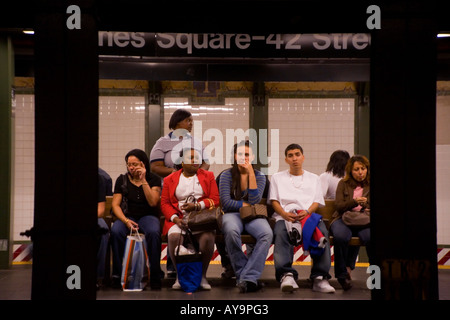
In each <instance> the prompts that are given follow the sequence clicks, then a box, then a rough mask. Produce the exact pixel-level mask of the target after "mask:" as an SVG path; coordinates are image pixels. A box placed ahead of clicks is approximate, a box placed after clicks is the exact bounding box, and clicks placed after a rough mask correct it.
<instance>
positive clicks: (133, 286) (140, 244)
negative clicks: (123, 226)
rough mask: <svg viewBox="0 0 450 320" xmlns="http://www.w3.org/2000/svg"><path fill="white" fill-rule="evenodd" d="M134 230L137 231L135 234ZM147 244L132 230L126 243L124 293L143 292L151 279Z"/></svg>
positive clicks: (123, 266) (122, 282)
mask: <svg viewBox="0 0 450 320" xmlns="http://www.w3.org/2000/svg"><path fill="white" fill-rule="evenodd" d="M133 230H136V232H135V234H133ZM146 247H147V244H146V241H145V238H144V237H143V236H141V235H140V234H139V233H138V232H137V229H134V228H132V230H131V232H130V235H129V236H128V237H127V241H126V243H125V254H124V256H123V263H122V276H121V285H122V290H123V291H142V290H144V288H145V286H146V285H147V283H148V280H149V278H150V265H149V262H148V256H147V250H146Z"/></svg>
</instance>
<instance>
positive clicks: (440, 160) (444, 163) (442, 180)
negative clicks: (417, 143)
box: [436, 145, 450, 244]
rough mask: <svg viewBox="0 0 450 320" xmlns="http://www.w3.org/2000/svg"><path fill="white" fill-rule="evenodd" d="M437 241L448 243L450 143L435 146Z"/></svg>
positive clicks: (449, 233)
mask: <svg viewBox="0 0 450 320" xmlns="http://www.w3.org/2000/svg"><path fill="white" fill-rule="evenodd" d="M436 172H437V174H436V199H437V213H436V216H437V243H438V244H450V193H449V190H450V145H437V146H436Z"/></svg>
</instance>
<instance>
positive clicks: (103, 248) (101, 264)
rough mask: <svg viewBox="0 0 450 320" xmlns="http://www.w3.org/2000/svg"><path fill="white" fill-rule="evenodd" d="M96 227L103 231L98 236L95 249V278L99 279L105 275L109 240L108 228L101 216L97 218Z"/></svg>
mask: <svg viewBox="0 0 450 320" xmlns="http://www.w3.org/2000/svg"><path fill="white" fill-rule="evenodd" d="M98 227H99V228H100V229H103V230H104V231H105V233H104V234H102V235H100V236H99V239H98V250H97V279H98V280H101V279H103V278H104V277H105V262H106V261H105V260H106V253H107V250H108V242H109V228H108V225H107V224H106V222H105V220H104V219H103V218H98Z"/></svg>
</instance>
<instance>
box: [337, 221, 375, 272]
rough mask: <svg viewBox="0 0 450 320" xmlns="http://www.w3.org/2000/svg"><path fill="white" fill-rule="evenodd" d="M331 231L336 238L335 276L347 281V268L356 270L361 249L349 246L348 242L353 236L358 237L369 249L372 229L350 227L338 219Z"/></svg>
mask: <svg viewBox="0 0 450 320" xmlns="http://www.w3.org/2000/svg"><path fill="white" fill-rule="evenodd" d="M330 231H331V234H332V235H333V237H334V239H333V242H334V275H335V277H336V278H338V279H339V278H342V279H345V278H346V277H347V274H348V272H347V267H349V268H351V269H352V270H353V269H354V268H355V263H356V258H357V257H358V253H359V247H355V246H349V245H348V242H349V241H350V239H351V238H352V236H358V237H359V238H360V239H361V242H362V243H363V244H364V245H365V246H366V248H368V247H369V241H370V228H369V227H366V228H358V227H349V226H347V225H346V224H345V223H344V222H343V221H342V219H338V220H336V221H334V222H333V223H332V224H331V227H330ZM368 253H369V252H368Z"/></svg>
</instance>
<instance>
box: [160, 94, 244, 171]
mask: <svg viewBox="0 0 450 320" xmlns="http://www.w3.org/2000/svg"><path fill="white" fill-rule="evenodd" d="M179 108H183V109H186V110H188V111H190V112H191V113H192V117H193V119H194V128H193V130H192V132H191V134H192V135H193V136H194V137H198V138H199V139H200V138H201V139H202V142H203V146H204V147H205V148H206V150H207V152H208V153H210V155H209V158H210V160H211V161H210V162H211V166H210V169H209V170H210V171H212V172H214V176H216V177H217V175H218V174H219V173H220V172H222V170H224V169H226V168H229V167H230V166H231V162H230V161H231V152H232V146H233V144H234V143H236V142H239V141H240V140H241V139H239V141H237V138H236V139H233V138H234V135H233V134H234V133H237V132H238V131H237V130H238V129H241V130H242V131H243V132H244V133H245V132H246V131H247V130H248V127H249V99H248V98H227V99H225V104H224V105H189V103H188V99H187V98H165V99H164V134H168V133H169V132H170V131H171V130H170V129H169V120H170V117H171V115H172V113H173V112H174V111H175V110H176V109H179ZM200 130H201V132H199V131H200ZM227 130H229V133H231V134H228V136H227ZM247 138H248V137H247ZM227 141H228V142H227ZM220 145H222V148H220ZM227 145H228V146H229V147H228V148H227Z"/></svg>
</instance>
